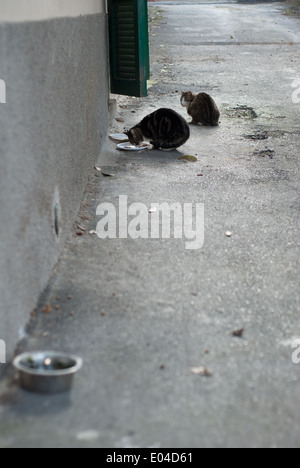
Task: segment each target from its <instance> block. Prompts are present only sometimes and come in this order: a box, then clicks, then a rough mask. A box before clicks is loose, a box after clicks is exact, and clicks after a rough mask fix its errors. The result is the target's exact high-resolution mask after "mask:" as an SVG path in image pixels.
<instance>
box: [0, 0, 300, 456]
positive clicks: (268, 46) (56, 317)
mask: <svg viewBox="0 0 300 468" xmlns="http://www.w3.org/2000/svg"><path fill="white" fill-rule="evenodd" d="M283 10H284V5H281V4H263V5H241V4H231V5H228V4H221V5H220V4H218V5H200V4H195V5H189V7H188V8H186V6H182V5H159V6H158V7H156V6H151V7H150V15H151V18H152V21H151V55H152V76H151V82H150V84H149V85H150V90H149V96H148V97H147V98H143V99H131V98H126V97H122V98H120V99H119V101H118V102H119V104H118V111H117V114H116V119H114V120H113V121H112V124H111V132H117V131H122V130H123V128H124V126H126V127H129V126H132V125H134V124H135V123H137V122H138V121H139V120H140V118H141V117H142V116H144V115H146V114H147V113H148V112H150V111H153V110H154V109H156V108H158V107H160V106H167V107H172V108H174V109H175V110H177V111H178V112H181V113H182V114H183V115H186V114H185V110H184V109H183V108H181V107H180V103H179V95H180V94H179V91H180V90H181V89H185V90H188V89H191V90H192V91H198V92H200V91H201V90H203V91H206V92H208V93H210V94H212V96H213V97H214V98H215V100H216V101H217V103H218V104H219V106H220V108H221V113H222V118H221V125H220V127H219V128H203V127H195V126H193V127H192V128H191V133H192V135H191V138H190V140H189V141H188V142H187V143H186V144H185V145H184V146H183V147H182V148H179V151H177V152H176V151H175V152H170V153H164V152H157V151H150V152H144V153H139V152H137V153H126V152H124V153H123V152H119V151H117V150H116V148H115V144H114V143H113V142H112V141H107V144H106V148H105V150H104V151H103V154H101V155H100V158H99V166H101V168H102V170H103V171H104V172H105V173H108V174H111V175H113V177H102V176H101V174H100V173H99V171H95V173H92V171H91V178H90V183H89V185H88V187H87V191H86V195H85V199H84V200H83V202H82V207H81V211H80V213H79V215H78V219H77V224H78V225H79V226H81V228H84V229H86V231H83V230H82V229H81V228H78V227H76V228H75V229H74V232H73V233H72V234H71V236H70V239H69V242H68V244H67V246H66V248H65V251H64V254H63V256H62V257H61V259H60V262H59V263H58V265H57V267H56V269H55V271H54V272H53V276H52V280H51V282H50V284H49V287H48V288H47V290H46V291H45V293H44V294H43V296H42V297H41V300H40V304H39V305H38V307H37V309H36V311H34V313H33V314H32V318H31V321H30V324H29V327H28V330H27V337H26V339H25V340H24V341H23V343H20V346H19V350H23V349H26V350H27V349H31V350H32V349H41V348H54V349H63V350H64V351H71V352H75V353H77V354H79V355H81V356H82V357H83V358H84V361H85V364H84V367H83V369H82V371H81V372H80V373H79V375H78V376H77V377H76V381H75V385H74V389H73V392H72V393H71V394H70V395H57V396H52V397H49V396H46V397H45V396H38V395H32V394H28V393H26V392H24V391H22V390H20V389H19V388H18V386H17V385H16V382H15V381H14V379H13V372H8V375H7V377H6V380H4V381H2V382H1V384H0V446H1V447H114V448H121V447H131V448H132V447H156V448H164V447H170V448H180V447H181V448H188V447H299V446H300V442H299V440H300V422H299V421H300V410H299V408H300V392H299V388H300V364H296V363H293V362H292V353H293V351H296V355H295V356H294V357H297V350H294V349H293V348H292V344H293V341H294V340H295V339H297V338H300V318H299V304H300V288H299V227H300V226H299V208H300V204H299V201H300V199H299V178H300V164H299V132H300V124H299V122H300V121H299V112H300V104H299V100H298V97H299V95H298V94H297V93H298V88H297V86H298V84H299V83H298V81H297V80H299V78H300V64H299V49H300V32H299V21H298V20H296V19H293V18H288V17H285V16H283V14H282V13H283ZM297 83H298V84H297ZM299 87H300V86H299ZM183 155H193V156H195V157H196V158H197V160H198V161H197V162H196V163H189V162H184V161H182V160H179V157H181V156H183ZM120 195H122V196H127V197H128V204H129V205H130V204H132V203H142V204H143V205H145V206H147V207H149V208H150V207H151V204H152V203H154V202H158V203H162V202H167V203H169V204H173V203H179V205H180V206H183V205H184V204H185V203H193V204H195V203H203V204H204V208H205V225H204V226H205V241H204V245H203V247H202V248H201V249H200V250H186V249H185V239H136V240H134V239H132V238H128V239H119V238H117V239H107V240H100V239H99V238H98V237H97V236H96V235H92V234H89V231H91V230H94V229H95V227H96V225H97V222H98V221H99V217H97V216H96V209H97V207H98V205H99V204H101V203H104V202H105V203H112V204H113V205H114V206H116V207H117V208H118V204H119V197H120ZM228 232H230V233H231V234H230V235H229V234H228ZM226 233H227V235H226ZM79 234H80V235H79ZM81 234H82V235H81ZM47 305H49V306H50V309H49V307H48V309H45V306H47ZM43 310H44V311H45V310H48V312H49V311H51V313H48V314H45V313H44V312H43ZM238 329H244V333H243V334H242V336H240V337H235V336H233V335H232V332H233V331H236V330H238ZM299 354H300V353H299ZM203 366H204V367H205V368H207V369H209V370H210V371H211V372H212V375H211V376H210V377H207V376H203V375H197V370H195V369H193V372H192V371H191V369H192V368H198V373H199V372H200V374H201V369H199V368H201V367H203ZM194 372H196V374H195V373H194Z"/></svg>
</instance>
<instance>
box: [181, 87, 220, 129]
mask: <svg viewBox="0 0 300 468" xmlns="http://www.w3.org/2000/svg"><path fill="white" fill-rule="evenodd" d="M180 102H181V105H182V106H183V107H186V108H187V112H188V114H189V115H190V116H191V117H192V119H193V120H192V122H191V123H192V124H199V123H200V124H202V125H205V126H207V127H208V126H211V127H215V126H217V125H219V119H220V115H221V114H220V111H219V109H218V106H217V104H216V103H215V101H214V100H213V98H212V97H211V96H209V94H206V93H200V94H198V95H197V94H195V93H192V92H191V91H188V92H187V93H185V92H183V91H181V98H180Z"/></svg>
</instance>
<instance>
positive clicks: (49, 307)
mask: <svg viewBox="0 0 300 468" xmlns="http://www.w3.org/2000/svg"><path fill="white" fill-rule="evenodd" d="M42 312H43V313H44V314H46V315H50V314H51V312H52V307H51V305H50V304H47V305H46V306H45V307H44V308H43V310H42Z"/></svg>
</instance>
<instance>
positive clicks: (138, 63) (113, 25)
mask: <svg viewBox="0 0 300 468" xmlns="http://www.w3.org/2000/svg"><path fill="white" fill-rule="evenodd" d="M108 7H109V36H110V71H111V92H112V93H114V94H125V95H128V96H147V80H148V79H149V76H150V69H149V68H150V67H149V34H148V5H147V0H108Z"/></svg>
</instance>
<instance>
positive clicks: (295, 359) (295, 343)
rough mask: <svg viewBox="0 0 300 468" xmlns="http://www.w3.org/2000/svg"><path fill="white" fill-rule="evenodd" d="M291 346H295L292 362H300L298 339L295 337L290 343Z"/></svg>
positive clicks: (299, 343) (299, 341)
mask: <svg viewBox="0 0 300 468" xmlns="http://www.w3.org/2000/svg"><path fill="white" fill-rule="evenodd" d="M292 348H296V349H295V351H294V352H293V353H292V362H293V363H294V364H300V339H299V338H298V339H296V340H294V341H293V343H292Z"/></svg>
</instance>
